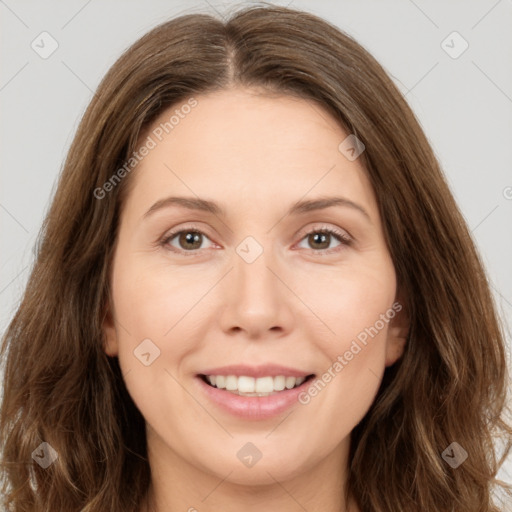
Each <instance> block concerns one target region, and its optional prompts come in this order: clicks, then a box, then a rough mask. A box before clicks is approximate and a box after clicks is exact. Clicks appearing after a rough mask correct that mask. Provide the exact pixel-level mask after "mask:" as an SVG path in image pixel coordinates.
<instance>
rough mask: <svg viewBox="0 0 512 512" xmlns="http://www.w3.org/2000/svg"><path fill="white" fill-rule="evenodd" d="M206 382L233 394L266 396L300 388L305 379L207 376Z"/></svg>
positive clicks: (282, 376)
mask: <svg viewBox="0 0 512 512" xmlns="http://www.w3.org/2000/svg"><path fill="white" fill-rule="evenodd" d="M206 378H207V380H208V382H209V383H210V384H211V385H212V386H216V387H217V388H219V389H225V390H226V391H231V392H232V393H234V394H237V395H242V396H268V395H271V394H274V393H275V392H277V391H283V390H284V389H285V388H286V389H292V388H294V387H297V386H300V385H301V384H302V383H303V382H304V381H305V380H306V378H305V377H285V376H284V375H277V376H276V377H272V376H268V377H259V378H257V379H256V378H254V377H248V376H246V375H241V376H240V377H237V376H236V375H207V377H206Z"/></svg>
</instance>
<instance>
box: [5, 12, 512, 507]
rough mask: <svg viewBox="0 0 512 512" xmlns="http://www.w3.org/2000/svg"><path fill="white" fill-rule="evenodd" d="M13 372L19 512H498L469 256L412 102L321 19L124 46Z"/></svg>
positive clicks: (489, 398)
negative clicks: (410, 106) (220, 511)
mask: <svg viewBox="0 0 512 512" xmlns="http://www.w3.org/2000/svg"><path fill="white" fill-rule="evenodd" d="M318 244H319V245H318ZM469 291H470V293H468V292H469ZM2 354H3V355H4V357H5V365H6V368H5V377H4V398H3V402H2V409H1V415H0V427H1V429H0V432H1V437H2V445H3V459H2V468H3V477H4V485H5V488H4V495H5V500H4V501H5V507H6V508H8V509H10V510H16V511H21V510H30V511H39V510H41V511H43V510H66V511H73V510H76V511H83V512H92V511H104V510H110V511H144V512H150V511H158V512H160V511H164V510H165V511H167V510H173V511H174V510H189V511H194V510H197V511H200V512H202V511H213V510H224V511H227V510H235V509H236V510H239V509H243V510H248V511H252V510H256V509H258V510H261V508H262V507H264V508H265V509H269V510H280V511H292V510H293V511H295V510H308V511H315V510H332V511H343V512H370V511H379V512H384V511H386V512H391V511H399V510H403V511H405V510H407V511H409V512H411V511H426V510H428V511H430V510H436V511H457V512H458V511H465V512H467V511H477V510H478V511H489V512H491V511H493V512H495V511H497V510H499V509H498V508H497V506H496V505H494V504H493V501H492V494H491V492H492V486H493V484H494V483H495V481H494V479H495V476H496V473H497V470H498V468H499V466H500V463H501V460H498V457H497V454H495V449H496V446H495V443H496V440H495V439H494V437H493V435H496V436H498V437H499V438H500V441H501V442H504V447H505V450H504V454H505V455H506V453H508V451H509V449H510V441H511V434H512V429H511V427H510V425H509V424H508V423H507V422H506V421H505V419H506V418H505V412H506V408H505V404H506V383H507V368H506V364H505V363H506V359H505V346H504V338H503V333H502V328H501V327H500V324H499V321H498V318H497V314H496V311H495V309H494V306H493V302H492V298H491V294H490V292H489V287H488V284H487V281H486V277H485V273H484V270H483V266H482V263H481V261H480V259H479V256H478V254H477V252H476V250H475V247H474V244H473V242H472V240H471V237H470V235H469V232H468V229H467V226H466V225H465V223H464V220H463V218H462V216H461V214H460V212H459V210H458V208H457V206H456V204H455V201H454V199H453V196H452V195H451V193H450V191H449V189H448V187H447V184H446V182H445V180H444V178H443V175H442V172H441V170H440V168H439V164H438V162H437V161H436V158H435V157H434V154H433V152H432V150H431V148H430V147H429V144H428V142H427V139H426V137H425V135H424V134H423V132H422V130H421V128H420V126H419V124H418V122H417V120H416V118H415V117H414V115H413V113H412V111H411V110H410V108H409V107H408V106H407V104H406V102H405V101H404V99H403V97H402V95H401V94H400V93H399V92H398V90H397V89H396V87H395V86H394V85H393V83H392V81H391V80H390V79H389V77H388V76H387V75H386V73H385V72H384V70H383V69H382V67H381V66H380V65H379V64H378V63H377V62H376V61H375V60H374V59H373V58H372V57H371V56H370V55H369V54H368V53H367V52H366V51H365V50H364V49H363V48H362V47H361V46H360V45H358V44H357V43H356V42H355V41H354V40H353V39H351V38H350V37H349V36H347V35H346V34H344V33H342V32H340V31H339V30H338V29H337V28H336V27H334V26H332V25H330V24H328V23H327V22H325V21H323V20H321V19H319V18H317V17H315V16H313V15H311V14H307V13H304V12H299V11H295V10H292V9H286V8H279V7H271V8H248V9H245V10H243V11H240V12H238V13H237V14H235V15H234V16H233V17H232V18H231V19H230V20H228V21H227V22H226V23H222V22H220V21H218V20H216V19H214V18H212V17H210V16H206V15H197V14H195V15H187V16H182V17H180V18H177V19H174V20H172V21H169V22H167V23H164V24H162V25H160V26H158V27H156V28H155V29H153V30H152V31H151V32H149V33H148V34H146V35H145V36H144V37H143V38H141V39H140V40H139V41H137V42H136V43H135V44H134V45H133V46H132V47H131V48H129V49H128V50H127V51H126V52H125V53H124V55H122V56H121V58H120V59H119V60H118V61H117V62H116V63H115V64H114V66H113V67H112V68H111V69H110V71H109V72H108V73H107V75H106V77H105V78H104V80H103V81H102V83H101V84H100V86H99V88H98V91H97V94H96V95H95V97H94V99H93V100H92V102H91V104H90V106H89V108H88V109H87V111H86V113H85V115H84V118H83V120H82V122H81V124H80V126H79V128H78V132H77V134H76V136H75V139H74V141H73V144H72V147H71V148H70V151H69V155H68V157H67V160H66V163H65V167H64V170H63V173H62V176H61V178H60V182H59V186H58V189H57V191H56V195H55V197H54V200H53V203H52V206H51V209H50V211H49V213H48V216H47V218H46V221H45V223H44V226H43V231H42V234H41V242H40V246H39V250H38V254H37V261H36V263H35V266H34V269H33V271H32V274H31V276H30V279H29V282H28V285H27V289H26V291H25V295H24V298H23V301H22V303H21V305H20V307H19V309H18V311H17V313H16V315H15V317H14V318H13V320H12V322H11V324H10V325H9V328H8V331H7V333H6V335H5V337H4V340H3V346H2ZM9 507H10V508H9Z"/></svg>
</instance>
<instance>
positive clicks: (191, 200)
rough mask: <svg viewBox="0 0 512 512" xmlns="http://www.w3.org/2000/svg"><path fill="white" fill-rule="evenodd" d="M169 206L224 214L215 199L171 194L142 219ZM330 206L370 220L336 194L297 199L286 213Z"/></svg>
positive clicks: (157, 203) (356, 206)
mask: <svg viewBox="0 0 512 512" xmlns="http://www.w3.org/2000/svg"><path fill="white" fill-rule="evenodd" d="M170 206H181V207H182V208H187V209H189V210H199V211H204V212H208V213H212V214H214V215H218V216H223V217H225V216H226V212H225V210H224V209H223V208H222V207H221V206H220V205H219V204H218V203H216V202H215V201H209V200H207V199H201V198H198V197H184V196H171V197H166V198H164V199H160V200H159V201H157V202H156V203H155V204H153V206H151V208H150V209H149V210H148V211H147V212H146V213H145V214H144V215H143V219H145V218H147V217H149V216H150V215H151V214H153V213H155V212H156V211H158V210H161V209H163V208H168V207H170ZM332 206H345V207H349V208H352V209H354V210H356V211H358V212H360V213H362V214H363V215H364V216H365V217H366V218H367V220H369V221H370V222H371V217H370V215H369V214H368V212H367V211H366V210H365V209H364V208H363V207H362V206H361V205H359V204H357V203H354V202H353V201H351V200H350V199H347V198H345V197H338V196H322V197H318V198H316V199H307V200H302V201H297V202H296V203H294V204H293V205H292V206H291V207H290V209H289V210H288V212H287V214H286V215H296V214H303V213H307V212H311V211H316V210H324V209H326V208H330V207H332Z"/></svg>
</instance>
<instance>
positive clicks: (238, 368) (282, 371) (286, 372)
mask: <svg viewBox="0 0 512 512" xmlns="http://www.w3.org/2000/svg"><path fill="white" fill-rule="evenodd" d="M312 373H313V372H310V371H304V370H299V369H296V368H291V367H288V366H280V365H276V364H265V365H260V366H248V365H230V366H222V367H218V368H208V369H206V370H204V371H202V372H201V373H200V375H226V376H227V375H234V376H235V377H240V376H242V375H246V376H248V377H254V378H258V377H267V376H271V377H277V376H278V375H283V376H285V377H304V378H306V377H307V376H308V375H311V374H312Z"/></svg>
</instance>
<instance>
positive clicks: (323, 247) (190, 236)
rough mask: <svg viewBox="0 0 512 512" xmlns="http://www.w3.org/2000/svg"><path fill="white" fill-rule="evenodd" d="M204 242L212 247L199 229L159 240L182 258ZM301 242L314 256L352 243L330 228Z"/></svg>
mask: <svg viewBox="0 0 512 512" xmlns="http://www.w3.org/2000/svg"><path fill="white" fill-rule="evenodd" d="M333 238H334V239H335V240H336V241H337V242H338V245H337V246H336V247H334V248H332V247H330V245H331V242H332V241H333ZM205 240H209V241H210V243H211V244H212V245H211V246H210V247H212V246H213V245H214V244H213V243H212V242H211V240H210V239H209V238H208V236H207V235H206V234H205V233H203V232H202V231H201V230H200V229H197V228H192V227H191V228H185V229H180V230H177V231H173V232H171V233H167V234H166V235H165V236H164V238H163V239H162V240H161V242H160V245H162V246H163V247H165V248H166V249H168V250H170V251H173V252H177V253H180V254H182V255H183V256H196V255H197V254H198V252H200V251H199V249H205V247H202V245H203V242H204V241H205ZM303 240H307V243H309V244H310V245H311V246H312V248H311V250H312V251H313V252H314V253H315V254H330V253H332V252H338V251H340V250H343V247H344V246H345V247H346V246H350V245H351V244H352V242H353V240H352V238H351V237H350V236H349V235H347V234H346V233H345V232H343V231H339V230H337V229H334V228H330V227H322V228H317V229H313V230H311V231H309V232H307V233H306V234H305V235H304V236H303V238H302V239H301V242H302V241H303ZM173 242H175V243H173ZM176 244H177V245H176ZM206 248H207V247H206ZM302 248H304V247H302Z"/></svg>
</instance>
